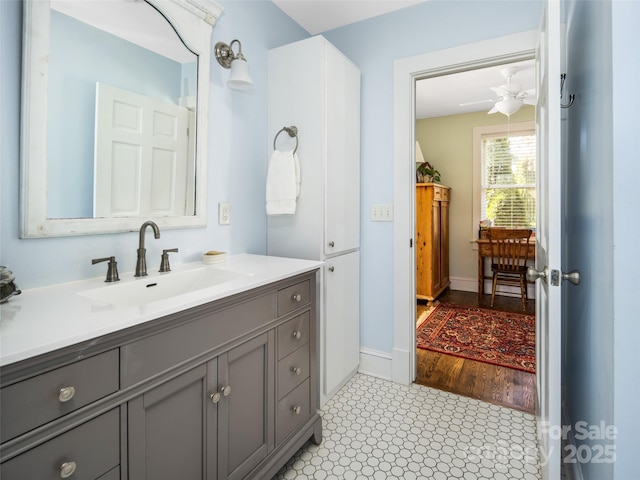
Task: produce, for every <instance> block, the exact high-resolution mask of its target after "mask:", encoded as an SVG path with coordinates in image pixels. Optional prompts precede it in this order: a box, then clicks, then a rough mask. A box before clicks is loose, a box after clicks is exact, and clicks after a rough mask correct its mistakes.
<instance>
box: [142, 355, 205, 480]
mask: <svg viewBox="0 0 640 480" xmlns="http://www.w3.org/2000/svg"><path fill="white" fill-rule="evenodd" d="M208 376H209V377H210V378H209V379H208V378H207V377H208ZM208 381H209V382H211V384H212V385H215V360H212V361H211V362H209V364H208V365H201V366H199V367H197V368H194V369H193V370H189V371H188V372H186V373H184V374H182V375H180V376H179V377H177V378H174V379H173V380H169V381H168V382H166V383H164V384H162V385H160V386H158V387H156V388H154V389H153V390H150V391H148V392H147V393H145V394H143V395H141V396H140V397H137V398H135V399H133V400H132V401H130V402H129V478H130V479H131V480H141V479H145V480H163V479H167V480H173V479H176V478H180V479H182V480H200V479H204V478H215V471H211V472H208V470H207V465H206V459H205V458H204V452H205V447H206V448H212V446H211V445H210V444H208V443H207V442H208V441H209V442H214V438H215V430H216V428H215V417H216V416H215V414H214V413H212V414H210V415H207V412H206V410H207V408H211V409H213V408H215V407H214V406H213V405H212V406H211V407H209V405H210V402H209V400H208V398H209V397H208V395H207V393H208V392H207V383H208ZM207 472H208V473H207Z"/></svg>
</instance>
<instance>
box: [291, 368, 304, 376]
mask: <svg viewBox="0 0 640 480" xmlns="http://www.w3.org/2000/svg"><path fill="white" fill-rule="evenodd" d="M291 373H295V374H296V375H300V374H301V373H302V369H301V368H299V367H291Z"/></svg>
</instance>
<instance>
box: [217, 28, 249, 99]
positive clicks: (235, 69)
mask: <svg viewBox="0 0 640 480" xmlns="http://www.w3.org/2000/svg"><path fill="white" fill-rule="evenodd" d="M234 43H237V44H238V53H235V54H234V53H233V44H234ZM214 53H215V55H216V60H218V63H219V64H220V65H221V66H222V67H224V68H229V69H231V72H230V73H229V79H228V80H227V87H229V88H233V89H234V90H249V89H250V88H251V87H253V80H251V75H249V64H248V63H247V59H246V58H244V55H243V54H242V45H241V44H240V40H237V39H236V40H231V43H230V44H229V45H227V44H226V43H224V42H218V43H216V46H215V48H214Z"/></svg>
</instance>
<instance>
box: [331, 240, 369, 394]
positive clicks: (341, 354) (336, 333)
mask: <svg viewBox="0 0 640 480" xmlns="http://www.w3.org/2000/svg"><path fill="white" fill-rule="evenodd" d="M324 268H325V285H326V288H325V298H324V302H325V317H326V318H325V322H324V342H325V345H326V347H325V351H326V352H327V353H326V358H325V362H326V371H325V378H324V382H325V384H324V392H325V393H326V394H331V393H332V392H333V391H334V390H335V389H336V388H337V387H338V386H340V384H341V383H343V381H344V380H345V379H346V378H347V376H348V375H349V374H350V373H351V372H353V371H354V370H356V369H357V368H358V364H359V363H360V304H359V302H360V296H359V291H360V257H359V253H358V252H353V253H349V254H347V255H340V256H338V257H334V258H331V259H329V260H327V262H326V265H325V267H324ZM332 269H333V270H332Z"/></svg>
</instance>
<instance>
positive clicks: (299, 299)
mask: <svg viewBox="0 0 640 480" xmlns="http://www.w3.org/2000/svg"><path fill="white" fill-rule="evenodd" d="M291 300H293V301H294V302H300V301H302V295H300V294H299V293H296V294H295V295H292V296H291Z"/></svg>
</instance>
